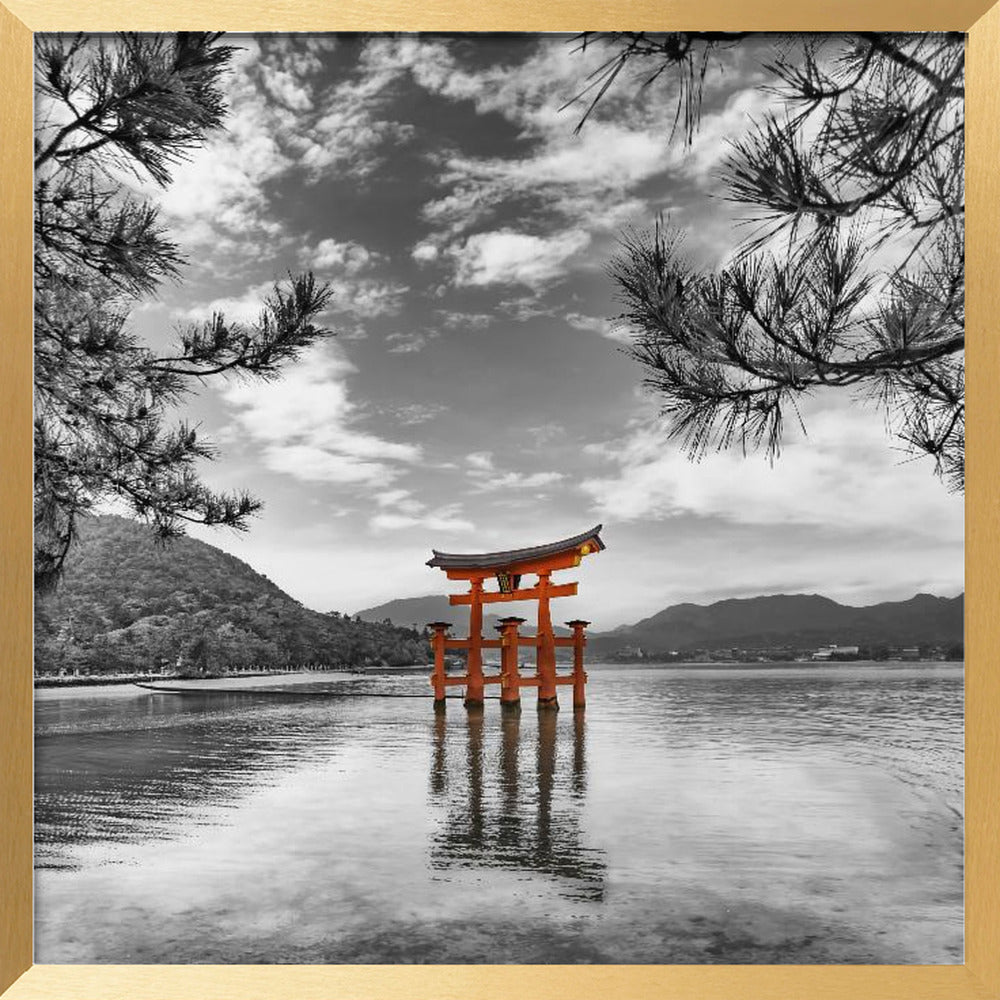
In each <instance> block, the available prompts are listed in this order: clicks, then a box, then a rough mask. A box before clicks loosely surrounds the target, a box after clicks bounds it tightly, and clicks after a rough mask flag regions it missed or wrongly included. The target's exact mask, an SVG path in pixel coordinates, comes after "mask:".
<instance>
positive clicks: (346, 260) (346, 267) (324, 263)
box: [301, 237, 382, 275]
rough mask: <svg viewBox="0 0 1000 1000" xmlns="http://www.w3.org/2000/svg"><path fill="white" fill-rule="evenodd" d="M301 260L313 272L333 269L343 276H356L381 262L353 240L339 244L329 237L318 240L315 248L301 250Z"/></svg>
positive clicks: (379, 257)
mask: <svg viewBox="0 0 1000 1000" xmlns="http://www.w3.org/2000/svg"><path fill="white" fill-rule="evenodd" d="M301 259H302V262H303V263H304V264H308V265H309V266H310V267H312V268H314V269H315V270H320V269H323V268H333V269H336V270H338V271H342V272H343V273H344V274H351V275H353V274H358V273H359V272H360V271H364V270H365V269H366V268H368V267H370V266H371V265H372V264H373V263H374V262H376V261H378V260H381V259H382V258H381V256H380V255H379V254H376V253H373V252H372V251H371V250H369V249H368V248H367V247H364V246H362V245H361V244H360V243H356V242H354V240H347V241H345V242H340V241H339V240H335V239H333V238H331V237H328V238H326V239H323V240H320V241H319V243H317V244H316V246H315V247H311V248H308V249H305V250H303V252H302V254H301Z"/></svg>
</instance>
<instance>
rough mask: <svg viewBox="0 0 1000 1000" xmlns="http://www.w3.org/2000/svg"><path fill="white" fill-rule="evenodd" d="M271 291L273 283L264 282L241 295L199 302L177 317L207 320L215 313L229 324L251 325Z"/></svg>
mask: <svg viewBox="0 0 1000 1000" xmlns="http://www.w3.org/2000/svg"><path fill="white" fill-rule="evenodd" d="M273 289H274V282H271V281H264V282H261V283H260V284H259V285H252V286H251V287H250V288H248V289H247V290H246V291H245V292H243V293H242V294H241V295H228V296H223V297H221V298H217V299H212V301H211V302H199V303H196V304H195V305H193V306H189V307H188V308H187V309H184V310H183V311H181V312H180V313H179V314H178V315H179V316H181V317H183V318H184V319H192V320H207V319H210V318H211V317H212V316H213V315H214V314H215V313H222V314H223V315H224V316H225V317H226V319H227V320H229V321H230V322H238V323H253V322H255V321H256V320H257V319H258V317H259V316H260V314H261V309H262V307H263V304H264V299H265V298H266V297H267V296H268V295H269V294H270V293H271V291H272V290H273Z"/></svg>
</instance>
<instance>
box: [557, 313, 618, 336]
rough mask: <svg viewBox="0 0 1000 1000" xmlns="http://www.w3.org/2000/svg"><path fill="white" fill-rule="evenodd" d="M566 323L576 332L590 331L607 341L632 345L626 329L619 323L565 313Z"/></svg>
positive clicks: (596, 317)
mask: <svg viewBox="0 0 1000 1000" xmlns="http://www.w3.org/2000/svg"><path fill="white" fill-rule="evenodd" d="M566 322H567V323H569V325H570V326H572V327H574V328H575V329H577V330H590V331H592V332H593V333H599V334H600V335H601V336H602V337H606V338H607V339H608V340H615V341H617V342H618V343H620V344H631V343H632V337H631V335H630V334H629V331H628V327H626V326H625V325H624V324H623V323H621V322H616V321H614V320H610V319H604V318H603V317H600V316H583V315H581V314H580V313H576V312H571V313H567V314H566Z"/></svg>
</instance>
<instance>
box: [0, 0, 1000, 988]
mask: <svg viewBox="0 0 1000 1000" xmlns="http://www.w3.org/2000/svg"><path fill="white" fill-rule="evenodd" d="M222 27H225V28H227V29H231V30H233V31H246V30H272V31H322V30H341V31H357V30H376V31H377V30H439V31H444V30H447V31H487V30H489V31H496V30H500V31H554V30H561V31H576V30H583V29H594V30H597V29H612V28H640V27H641V28H647V29H650V30H656V29H668V28H671V29H683V28H689V29H702V30H707V29H731V30H735V29H757V30H804V29H816V30H829V31H835V30H845V29H855V30H861V29H864V30H888V29H897V30H942V29H949V30H962V31H967V32H968V68H967V126H966V137H967V155H968V166H967V197H968V201H969V211H968V213H967V250H968V256H967V268H968V280H967V299H968V302H967V306H968V309H967V317H968V320H967V321H968V325H969V337H968V355H969V364H968V383H967V399H968V410H969V420H968V440H969V446H968V452H969V454H968V463H967V469H968V479H967V489H966V501H967V534H966V576H967V587H966V591H967V593H966V615H967V617H966V632H967V638H966V649H967V657H966V687H965V692H966V741H967V751H968V753H967V765H966V824H965V829H966V952H965V964H964V965H955V966H597V967H578V966H275V965H269V966H207V965H200V966H182V965H160V966H112V965H100V966H86V965H33V964H32V915H33V914H32V826H31V819H32V784H33V782H32V726H31V723H32V671H31V649H32V628H31V626H32V584H31V562H32V560H31V530H32V529H31V524H32V522H31V396H32V385H31V379H32V367H31V309H32V282H31V242H32V209H31V199H32V177H31V136H32V128H31V124H32V123H31V109H32V58H31V46H32V33H33V32H35V31H68V30H93V31H102V30H111V29H118V28H130V29H135V30H176V29H181V28H188V29H218V28H222ZM0 68H2V79H3V81H4V82H3V101H2V102H0V324H2V331H3V347H2V354H0V359H2V363H0V654H2V655H0V995H2V996H3V997H4V998H5V1000H43V998H52V1000H74V998H84V997H86V998H90V1000H97V998H100V1000H112V998H123V1000H124V998H128V1000H144V998H149V1000H153V998H155V1000H173V998H177V1000H181V998H183V1000H193V998H197V1000H209V998H219V1000H223V998H233V1000H235V998H240V1000H257V998H261V1000H263V998H265V997H266V998H277V997H287V998H289V1000H291V998H295V1000H308V998H320V997H322V998H323V1000H334V998H340V997H343V998H350V1000H368V998H371V1000H376V998H377V1000H395V998H397V997H398V998H403V997H405V998H408V1000H409V998H411V997H418V996H419V997H431V996H433V997H435V998H441V1000H444V998H451V997H455V998H462V1000H478V998H487V997H489V998H493V997H531V998H533V1000H534V998H539V1000H541V998H549V997H551V998H553V1000H554V998H556V997H573V998H574V1000H588V998H597V997H602V998H605V997H611V996H613V997H616V998H621V1000H626V998H632V997H635V998H639V997H642V998H645V997H650V998H652V997H661V996H670V997H678V998H681V997H685V998H686V997H690V998H719V1000H722V998H725V1000H732V998H744V997H787V998H789V1000H792V998H795V1000H799V998H811V1000H826V998H833V997H845V998H846V997H858V998H861V997H865V998H867V997H870V998H876V997H878V998H888V997H899V998H903V997H906V998H912V1000H930V998H941V1000H943V998H949V1000H963V998H968V1000H973V998H977V1000H978V998H985V997H1000V934H998V930H1000V836H998V834H1000V724H998V723H1000V571H998V569H997V566H998V565H1000V530H998V529H1000V457H998V454H997V447H996V445H997V442H1000V407H998V406H997V405H996V399H995V396H996V394H997V393H998V392H1000V331H997V330H996V328H995V327H996V323H997V320H998V319H1000V208H998V206H1000V3H997V4H996V6H993V7H992V8H990V0H839V2H838V3H836V4H831V3H826V2H821V0H805V2H803V3H800V4H789V3H788V2H787V0H750V2H747V3H744V2H740V0H674V2H673V3H670V4H665V3H662V2H656V0H601V2H597V0H584V2H583V3H580V2H574V3H569V2H567V0H549V2H548V3H545V4H537V3H526V2H523V0H518V2H508V3H506V4H504V5H502V6H500V5H497V6H495V7H494V6H489V5H483V4H474V3H471V2H468V0H405V2H402V3H400V2H391V0H383V2H381V3H379V4H374V3H365V2H364V0H338V2H337V3H324V2H320V0H294V2H292V3H278V4H276V3H264V2H261V0H249V2H247V0H240V2H234V0H216V2H214V3H212V4H202V3H197V2H193V0H171V2H169V3H167V2H164V0H133V2H131V3H129V4H127V5H120V4H117V3H115V4H112V3H110V2H108V0H77V2H75V3H70V2H68V0H4V2H3V3H2V4H0ZM991 320H992V323H991Z"/></svg>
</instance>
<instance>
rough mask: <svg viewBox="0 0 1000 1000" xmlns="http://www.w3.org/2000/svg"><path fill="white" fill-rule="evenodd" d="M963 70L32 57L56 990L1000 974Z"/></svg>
mask: <svg viewBox="0 0 1000 1000" xmlns="http://www.w3.org/2000/svg"><path fill="white" fill-rule="evenodd" d="M963 44H964V43H963V39H962V37H961V36H952V35H941V34H926V35H919V36H918V35H912V36H910V35H884V34H859V35H851V36H846V35H845V36H815V37H814V36H810V37H806V36H781V37H778V36H770V35H759V34H756V33H740V34H732V35H720V34H712V35H691V34H671V35H647V34H642V33H638V34H634V33H633V34H628V33H626V34H609V35H603V34H587V35H582V36H577V37H569V36H560V35H545V36H534V35H509V36H502V37H501V36H489V35H475V36H473V35H467V36H463V35H455V36H449V35H419V34H418V35H372V36H360V35H350V36H305V35H296V36H291V35H287V36H286V35H269V36H250V35H239V36H212V35H200V34H185V35H178V36H174V35H162V36H153V35H148V36H134V35H133V36H110V35H109V36H104V37H101V38H97V37H88V36H79V37H70V36H54V35H40V36H38V38H37V46H36V53H37V58H36V81H37V93H36V131H37V144H36V220H35V221H36V238H35V248H36V249H35V283H36V317H35V318H36V324H35V325H36V329H35V343H36V369H35V379H36V384H35V399H36V449H35V455H36V533H35V539H36V583H37V601H36V645H35V668H36V677H37V680H38V683H39V692H38V700H37V706H36V709H37V711H36V723H37V744H36V760H37V772H36V819H37V827H36V860H37V867H38V882H37V897H36V903H37V907H36V909H37V931H38V934H37V954H36V958H37V960H39V961H43V962H49V961H54V962H77V961H79V962H178V961H180V962H202V961H207V962H288V961H291V962H307V963H314V962H362V963H384V962H439V961H440V962H481V963H492V962H532V963H534V962H601V963H612V964H614V963H632V962H638V963H673V962H693V963H707V962H721V963H774V962H814V963H842V962H846V963H925V964H926V963H930V964H935V963H956V962H960V961H961V960H962V946H963V945H962V934H963V928H962V808H963V805H962V752H963V746H962V697H963V695H962V657H963V606H964V600H963V591H964V576H963V564H964V551H963V549H964V539H963V532H964V521H963V498H962V491H963V486H964V260H963V225H964V193H963V172H964V145H963V132H962V128H963V122H964V89H963V88H964V62H963V60H964V55H963ZM598 522H600V523H602V524H603V535H602V537H603V539H604V542H606V543H607V548H606V550H604V551H600V552H597V553H595V554H593V556H588V558H586V559H584V560H583V562H582V563H581V564H580V565H579V567H578V568H577V569H574V570H573V571H572V573H573V576H572V577H571V578H572V579H577V580H579V594H578V596H575V597H568V598H565V599H562V600H560V601H559V602H558V605H557V606H556V607H555V608H554V614H555V615H556V621H557V622H558V623H559V624H560V625H561V623H562V622H563V621H566V620H570V619H574V618H583V619H586V620H587V621H589V622H591V623H592V626H591V629H590V633H589V640H588V647H587V656H588V670H589V671H590V672H591V681H590V688H589V691H588V702H587V710H586V713H585V714H584V713H573V712H572V710H571V709H570V710H569V711H566V710H565V709H566V705H565V704H564V710H563V711H562V712H561V713H559V715H558V716H557V715H556V714H554V713H553V714H551V715H550V716H544V714H541V715H539V716H538V717H537V718H536V713H535V711H534V707H533V705H532V706H531V711H527V709H526V710H525V711H524V713H523V715H522V716H521V717H520V718H519V719H518V720H514V721H513V722H512V721H511V719H509V718H506V717H505V719H504V721H503V724H501V721H500V719H499V717H498V716H497V714H496V713H491V711H490V708H491V706H490V705H489V704H488V705H487V710H486V712H485V714H484V715H481V716H477V715H475V714H474V713H473V714H469V715H468V716H467V715H466V713H465V710H464V709H463V707H462V703H461V701H460V700H457V701H455V702H454V703H453V704H452V703H449V706H448V712H447V716H445V715H444V714H442V715H439V716H435V715H434V714H433V713H432V712H431V710H430V708H429V707H428V706H429V705H430V701H429V699H430V689H429V687H428V685H427V676H426V675H427V670H428V667H427V664H428V662H429V660H430V649H429V646H428V641H427V640H428V633H427V632H426V631H425V625H426V623H427V622H430V621H432V620H435V621H453V622H454V627H453V629H452V631H453V634H460V633H461V632H462V630H463V629H464V623H465V620H466V619H465V618H464V617H463V615H465V614H466V610H465V608H462V607H458V608H456V607H453V606H451V605H450V604H449V603H448V599H447V592H446V591H447V587H448V586H449V584H448V582H447V581H446V580H445V578H444V577H443V576H442V574H441V573H440V571H439V570H437V569H433V568H430V567H428V566H427V565H426V562H427V560H428V558H429V557H430V556H431V552H432V550H433V549H437V550H442V551H446V552H489V551H496V550H507V549H512V548H518V547H521V546H531V545H538V544H541V543H545V542H550V541H552V540H553V539H559V538H566V537H569V536H572V535H574V534H575V533H576V532H579V531H581V530H583V529H585V528H588V527H590V526H591V525H594V524H597V523H598ZM234 529H235V530H234ZM568 578H570V577H568ZM456 589H461V585H459V584H456ZM427 595H430V596H427ZM498 607H499V608H501V609H502V610H501V611H500V612H499V613H500V614H508V613H511V612H518V610H519V609H518V607H517V606H514V605H506V606H505V605H498ZM487 610H488V611H490V610H496V608H488V609H487ZM494 624H495V619H494V618H490V617H487V620H486V623H485V631H486V633H487V634H488V635H491V636H492V635H493V634H494V633H493V629H492V626H493V625H494ZM532 629H533V623H532V622H530V621H529V622H528V623H527V624H526V626H525V634H526V635H531V634H533V631H532ZM526 655H527V654H526ZM407 667H409V668H412V669H411V670H410V671H409V673H407V671H406V670H405V668H407ZM451 667H454V664H450V668H451ZM289 672H294V673H293V674H289ZM248 674H254V675H257V676H254V677H249V676H247V675H248ZM151 677H153V678H159V679H160V680H161V681H163V679H164V678H165V677H168V678H170V680H171V682H176V683H177V684H180V685H181V688H182V689H183V690H185V691H187V692H189V693H188V694H184V695H173V694H165V693H162V692H160V693H153V692H151V691H150V690H148V689H145V688H139V687H135V686H133V685H131V684H129V683H128V681H130V680H133V679H144V683H145V682H148V680H149V678H151ZM111 680H116V681H120V682H121V683H118V684H111V683H107V682H110V681H111ZM164 683H165V682H164ZM185 684H186V685H188V686H187V687H186V688H185V687H184V685H185ZM192 691H194V692H200V693H194V694H191V693H190V692H192ZM525 704H526V705H529V702H528V701H527V700H526V701H525ZM492 707H495V706H492ZM206 873H210V875H211V877H207V876H206ZM98 899H99V900H101V901H102V902H101V913H100V914H96V913H95V912H94V907H95V900H98ZM498 942H502V945H498Z"/></svg>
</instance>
